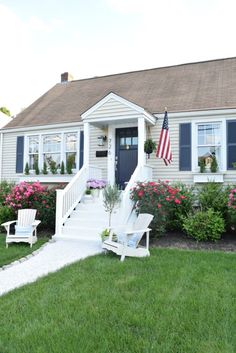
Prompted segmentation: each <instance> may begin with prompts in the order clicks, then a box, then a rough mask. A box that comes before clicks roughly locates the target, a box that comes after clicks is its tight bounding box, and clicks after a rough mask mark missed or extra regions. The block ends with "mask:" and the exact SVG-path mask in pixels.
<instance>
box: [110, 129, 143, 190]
mask: <svg viewBox="0 0 236 353" xmlns="http://www.w3.org/2000/svg"><path fill="white" fill-rule="evenodd" d="M115 159H116V184H117V185H119V186H120V187H121V188H122V189H124V188H125V186H126V183H128V181H129V179H130V177H131V175H132V174H133V172H134V170H135V168H136V166H137V162H138V129H137V127H129V128H123V129H116V157H115Z"/></svg>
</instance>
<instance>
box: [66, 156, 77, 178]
mask: <svg viewBox="0 0 236 353" xmlns="http://www.w3.org/2000/svg"><path fill="white" fill-rule="evenodd" d="M74 163H75V156H74V155H73V154H71V155H69V156H68V157H67V160H66V171H67V173H68V174H72V172H73V171H72V168H73V165H74Z"/></svg>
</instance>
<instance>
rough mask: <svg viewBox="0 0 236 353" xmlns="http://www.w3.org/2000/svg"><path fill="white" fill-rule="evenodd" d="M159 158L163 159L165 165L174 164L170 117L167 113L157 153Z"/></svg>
mask: <svg viewBox="0 0 236 353" xmlns="http://www.w3.org/2000/svg"><path fill="white" fill-rule="evenodd" d="M156 157H157V158H162V159H163V161H164V163H165V165H168V164H170V163H171V162H172V152H171V144H170V133H169V127H168V115H167V112H165V116H164V120H163V125H162V129H161V133H160V139H159V143H158V147H157V152H156Z"/></svg>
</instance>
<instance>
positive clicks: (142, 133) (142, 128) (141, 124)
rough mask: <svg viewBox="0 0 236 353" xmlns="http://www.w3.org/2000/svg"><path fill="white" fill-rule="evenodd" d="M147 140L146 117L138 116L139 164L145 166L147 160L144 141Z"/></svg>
mask: <svg viewBox="0 0 236 353" xmlns="http://www.w3.org/2000/svg"><path fill="white" fill-rule="evenodd" d="M145 140H146V124H145V119H144V118H138V165H140V166H143V165H144V164H145V162H146V157H145V152H144V142H145Z"/></svg>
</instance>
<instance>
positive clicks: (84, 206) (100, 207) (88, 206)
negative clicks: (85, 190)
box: [76, 202, 105, 211]
mask: <svg viewBox="0 0 236 353" xmlns="http://www.w3.org/2000/svg"><path fill="white" fill-rule="evenodd" d="M94 209H96V210H103V211H105V210H104V207H103V204H102V203H100V202H91V203H83V202H80V203H79V204H78V205H77V206H76V210H90V211H92V210H94Z"/></svg>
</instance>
